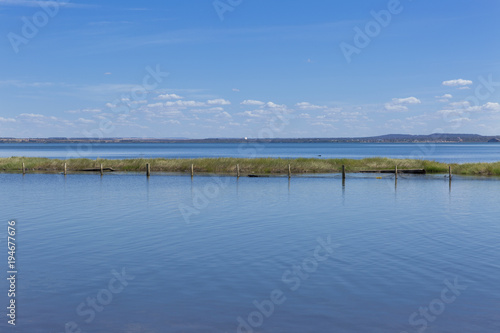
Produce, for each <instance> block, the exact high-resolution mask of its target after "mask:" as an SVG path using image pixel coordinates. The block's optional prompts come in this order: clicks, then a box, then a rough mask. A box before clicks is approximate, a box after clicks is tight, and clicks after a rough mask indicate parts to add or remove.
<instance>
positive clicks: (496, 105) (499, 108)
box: [483, 102, 500, 112]
mask: <svg viewBox="0 0 500 333" xmlns="http://www.w3.org/2000/svg"><path fill="white" fill-rule="evenodd" d="M483 108H485V109H486V110H490V111H496V112H500V104H499V103H492V102H488V103H486V104H484V105H483Z"/></svg>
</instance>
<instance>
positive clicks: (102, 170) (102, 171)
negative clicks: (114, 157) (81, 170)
mask: <svg viewBox="0 0 500 333" xmlns="http://www.w3.org/2000/svg"><path fill="white" fill-rule="evenodd" d="M103 174H104V168H103V167H102V163H101V176H102V175H103Z"/></svg>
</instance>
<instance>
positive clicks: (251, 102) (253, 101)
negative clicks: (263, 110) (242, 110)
mask: <svg viewBox="0 0 500 333" xmlns="http://www.w3.org/2000/svg"><path fill="white" fill-rule="evenodd" d="M241 104H243V105H264V104H265V103H264V102H261V101H256V100H253V99H247V100H244V101H243V102H241Z"/></svg>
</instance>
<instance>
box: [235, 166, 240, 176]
mask: <svg viewBox="0 0 500 333" xmlns="http://www.w3.org/2000/svg"><path fill="white" fill-rule="evenodd" d="M236 176H237V177H238V178H239V177H240V165H239V164H236Z"/></svg>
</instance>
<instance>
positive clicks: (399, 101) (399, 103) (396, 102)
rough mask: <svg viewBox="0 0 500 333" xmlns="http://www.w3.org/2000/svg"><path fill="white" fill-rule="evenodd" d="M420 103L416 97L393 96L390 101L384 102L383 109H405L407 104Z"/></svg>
mask: <svg viewBox="0 0 500 333" xmlns="http://www.w3.org/2000/svg"><path fill="white" fill-rule="evenodd" d="M420 103H422V102H421V101H420V100H419V99H418V98H416V97H407V98H393V99H392V101H391V102H389V103H385V105H384V106H385V109H386V110H389V111H406V110H408V107H407V106H406V105H408V104H420Z"/></svg>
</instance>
